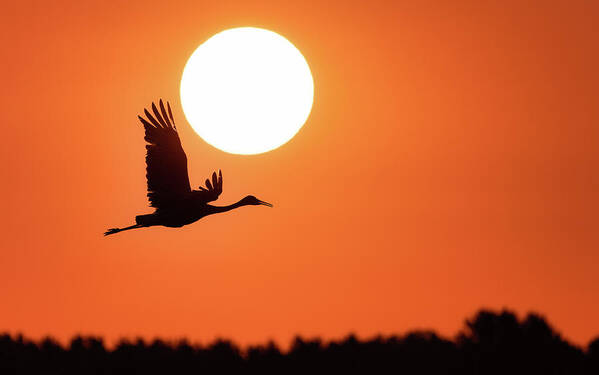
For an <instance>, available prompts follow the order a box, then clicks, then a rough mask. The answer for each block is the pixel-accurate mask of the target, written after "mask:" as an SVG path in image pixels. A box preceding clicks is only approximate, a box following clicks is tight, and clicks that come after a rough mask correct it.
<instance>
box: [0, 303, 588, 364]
mask: <svg viewBox="0 0 599 375" xmlns="http://www.w3.org/2000/svg"><path fill="white" fill-rule="evenodd" d="M482 315H490V316H512V317H514V318H515V319H516V321H517V322H518V323H524V322H525V321H526V320H527V319H529V318H533V319H539V320H540V321H542V322H543V323H544V324H546V326H547V328H549V329H550V330H551V332H552V334H553V335H554V336H555V337H557V338H559V339H560V340H562V341H563V342H564V343H566V344H567V345H569V346H571V347H573V348H577V349H580V350H583V351H584V350H585V349H584V348H586V350H587V351H588V350H589V348H590V347H591V346H592V345H593V344H599V333H598V334H597V335H596V336H595V337H594V338H591V339H590V340H589V341H588V343H587V344H586V345H581V344H576V343H573V342H571V341H570V340H567V339H564V336H563V334H562V333H560V331H559V330H555V329H554V328H553V326H552V325H551V324H549V323H547V319H546V317H545V315H543V314H539V313H537V312H534V311H530V312H528V313H526V314H525V315H524V317H523V318H522V319H518V317H517V314H516V313H515V312H513V311H511V310H509V309H507V308H502V309H487V308H481V309H479V310H478V312H477V313H476V314H475V316H474V317H473V320H476V319H477V318H480V317H481V316H482ZM469 324H471V321H470V320H468V319H465V320H464V327H462V328H461V329H460V330H458V332H457V333H455V334H454V335H449V336H446V335H441V334H438V333H437V332H436V331H435V330H434V329H428V328H417V329H409V330H407V331H405V332H404V333H397V332H395V333H388V334H384V333H375V334H372V335H365V336H361V335H358V334H356V333H355V332H352V331H349V332H348V333H347V334H345V335H343V336H341V337H340V338H337V339H335V338H329V339H325V338H322V337H320V336H318V335H312V336H303V335H301V334H296V335H294V336H293V338H292V339H291V340H290V342H288V343H287V345H288V348H289V349H288V351H290V350H291V348H292V347H293V345H294V344H295V343H297V342H298V341H299V342H312V343H316V342H318V343H319V345H322V346H330V345H334V344H339V343H341V342H344V341H348V340H353V341H356V342H359V343H367V342H372V341H379V340H394V339H402V338H406V337H408V336H411V335H424V336H431V337H435V338H438V339H441V340H444V341H448V342H452V343H454V344H457V343H458V341H459V340H460V339H461V338H462V337H464V336H465V335H466V334H467V333H468V332H466V331H468V330H469V327H468V325H469ZM6 338H9V339H11V340H13V341H17V342H22V343H23V344H34V345H36V346H38V347H40V346H42V345H43V344H44V342H52V343H53V344H55V345H57V346H59V347H61V348H62V349H63V350H68V348H69V347H70V346H72V345H73V342H75V341H81V340H84V341H86V340H92V341H97V342H99V343H101V344H102V346H103V347H104V348H106V349H108V348H109V347H112V350H109V351H114V350H116V349H117V348H118V346H120V345H143V346H146V345H147V346H151V345H153V344H155V343H158V344H159V345H165V346H168V347H171V348H176V347H177V346H180V345H187V346H190V347H192V348H195V349H205V348H209V347H211V346H214V345H218V344H222V343H228V344H230V345H232V346H234V347H237V348H239V350H240V352H241V353H243V352H247V351H249V350H251V349H252V348H260V347H271V346H275V347H277V349H279V350H280V348H281V347H286V346H287V345H285V344H284V343H281V342H280V341H279V340H275V339H271V338H270V339H266V340H264V342H263V343H258V344H246V345H240V344H237V343H236V341H235V340H233V339H228V338H225V337H222V336H218V335H217V336H215V337H214V338H213V339H212V340H209V341H206V342H203V343H202V342H200V341H197V340H196V341H193V340H190V339H189V338H187V337H185V336H183V337H179V338H171V339H167V338H162V337H160V336H153V337H151V338H144V337H142V336H141V335H135V336H131V337H125V336H123V337H119V338H117V339H115V340H110V341H112V342H113V344H111V345H108V344H106V343H105V338H104V337H103V336H102V335H94V334H84V333H76V334H74V335H72V336H71V338H70V339H66V340H61V339H57V338H55V337H54V336H52V335H42V336H41V337H40V338H39V339H37V340H36V339H30V338H28V337H26V335H25V334H23V333H22V332H19V331H17V332H15V333H14V334H11V333H10V332H8V331H0V341H1V340H2V339H6ZM65 341H66V344H65ZM281 352H282V353H283V351H281Z"/></svg>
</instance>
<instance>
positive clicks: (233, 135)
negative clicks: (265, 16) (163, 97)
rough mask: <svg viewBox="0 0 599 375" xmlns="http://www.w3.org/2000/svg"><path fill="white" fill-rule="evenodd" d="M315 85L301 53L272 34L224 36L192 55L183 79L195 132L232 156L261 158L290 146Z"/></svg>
mask: <svg viewBox="0 0 599 375" xmlns="http://www.w3.org/2000/svg"><path fill="white" fill-rule="evenodd" d="M313 98H314V82H313V80H312V74H311V73H310V68H309V67H308V63H307V62H306V59H304V56H302V54H301V52H300V51H299V50H298V49H297V48H295V46H294V45H293V44H291V43H290V42H289V41H288V40H287V39H285V38H284V37H282V36H281V35H279V34H277V33H274V32H272V31H268V30H264V29H258V28H254V27H240V28H235V29H229V30H225V31H222V32H220V33H218V34H216V35H214V36H213V37H211V38H210V39H208V40H207V41H206V42H204V43H203V44H202V45H200V46H199V47H198V49H196V50H195V52H194V53H193V54H192V55H191V57H190V58H189V60H188V61H187V64H186V65H185V69H184V70H183V77H182V78H181V104H182V106H183V112H184V113H185V116H186V117H187V120H188V121H189V123H190V124H191V126H192V127H193V129H194V130H195V131H196V133H198V135H199V136H200V137H202V138H203V139H204V140H205V141H206V142H208V143H209V144H211V145H212V146H214V147H216V148H218V149H221V150H223V151H226V152H230V153H233V154H245V155H248V154H259V153H263V152H266V151H270V150H272V149H275V148H277V147H279V146H281V145H282V144H284V143H286V142H287V141H289V140H290V139H291V138H293V136H294V135H295V134H296V133H297V132H298V131H299V130H300V128H301V127H302V126H303V125H304V122H306V120H307V119H308V115H309V114H310V110H311V109H312V101H313Z"/></svg>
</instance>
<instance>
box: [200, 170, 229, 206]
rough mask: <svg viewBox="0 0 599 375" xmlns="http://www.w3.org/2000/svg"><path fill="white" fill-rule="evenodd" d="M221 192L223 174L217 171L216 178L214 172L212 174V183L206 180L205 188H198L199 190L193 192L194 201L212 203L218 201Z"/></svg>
mask: <svg viewBox="0 0 599 375" xmlns="http://www.w3.org/2000/svg"><path fill="white" fill-rule="evenodd" d="M222 192H223V174H222V172H221V171H220V170H219V171H218V177H217V176H216V172H212V182H210V180H209V179H206V187H203V186H200V190H194V192H193V194H194V197H195V199H197V200H199V201H204V202H212V201H215V200H217V199H218V196H219V195H220V194H221V193H222Z"/></svg>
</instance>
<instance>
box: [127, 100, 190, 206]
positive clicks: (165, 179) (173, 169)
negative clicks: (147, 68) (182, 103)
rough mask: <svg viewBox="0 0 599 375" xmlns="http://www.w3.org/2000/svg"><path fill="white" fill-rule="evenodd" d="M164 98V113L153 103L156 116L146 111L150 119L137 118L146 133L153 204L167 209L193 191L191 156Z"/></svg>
mask: <svg viewBox="0 0 599 375" xmlns="http://www.w3.org/2000/svg"><path fill="white" fill-rule="evenodd" d="M166 105H167V108H168V114H167V110H166V109H165V108H164V104H163V103H162V99H160V102H159V106H160V111H159V110H158V108H156V105H155V104H154V103H152V112H154V116H155V118H154V117H153V116H152V114H151V113H150V112H149V111H148V110H147V109H144V113H145V115H146V117H147V120H146V119H144V118H143V117H141V116H137V117H138V118H139V120H140V121H141V123H142V124H143V126H144V128H145V130H146V136H145V138H144V139H145V140H146V142H148V143H149V144H148V145H146V151H147V153H146V178H147V180H148V198H149V200H150V205H151V206H152V207H156V208H165V207H168V206H169V205H172V204H173V203H174V202H176V201H178V200H180V199H182V198H184V197H185V196H186V195H188V194H189V193H190V192H191V186H190V185H189V175H188V174H187V156H185V151H183V147H182V146H181V140H180V139H179V134H177V127H176V126H175V120H174V118H173V113H172V111H171V106H170V104H169V103H168V102H167V103H166Z"/></svg>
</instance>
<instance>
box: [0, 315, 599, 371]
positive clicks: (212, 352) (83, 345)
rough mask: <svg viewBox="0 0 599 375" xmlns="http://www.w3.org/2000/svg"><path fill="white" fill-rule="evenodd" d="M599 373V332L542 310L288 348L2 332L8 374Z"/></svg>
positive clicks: (1, 363)
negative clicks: (571, 331) (572, 337)
mask: <svg viewBox="0 0 599 375" xmlns="http://www.w3.org/2000/svg"><path fill="white" fill-rule="evenodd" d="M347 372H351V373H356V372H360V373H365V374H372V373H375V374H376V373H397V374H594V375H597V374H599V336H598V337H597V338H595V339H594V340H592V341H591V342H590V343H589V344H588V345H587V346H586V347H584V348H582V347H579V346H576V345H573V344H571V343H569V342H567V341H566V340H564V339H562V337H561V336H560V335H559V334H558V333H557V332H556V331H555V330H554V329H553V328H552V327H551V326H550V325H549V324H548V323H547V321H546V320H545V319H544V318H543V317H542V316H540V315H538V314H535V313H530V314H528V315H527V316H526V317H524V318H523V319H521V320H519V319H518V318H517V316H516V315H515V314H514V313H512V312H510V311H507V310H503V311H499V312H495V311H490V310H481V311H479V312H478V313H477V314H476V315H475V316H474V317H472V318H471V319H467V320H466V321H465V325H464V327H463V329H462V330H461V331H460V332H459V333H458V334H457V335H456V336H455V337H454V338H453V339H451V340H450V339H446V338H443V337H440V336H438V335H437V334H436V333H435V332H432V331H414V332H410V333H407V334H405V335H401V336H397V335H391V336H378V337H375V338H373V339H367V340H360V339H358V338H356V337H355V336H354V335H349V336H347V337H346V338H344V339H342V340H338V341H326V342H325V341H323V340H321V339H318V338H316V339H304V338H301V337H296V338H295V340H294V341H293V342H292V345H291V347H290V348H289V350H287V351H283V350H281V349H280V348H279V347H278V346H277V345H276V344H275V343H273V342H272V341H271V342H268V343H266V344H264V345H257V346H249V347H247V348H243V349H242V348H240V347H239V346H237V345H236V344H234V343H233V342H231V341H228V340H222V339H221V340H216V341H214V342H213V343H211V344H209V345H205V346H202V345H195V344H193V345H192V344H189V343H188V342H187V341H186V340H181V341H177V342H166V341H162V340H160V339H156V340H154V341H148V342H146V341H144V340H142V339H137V340H134V341H128V340H121V341H120V342H119V343H118V344H117V345H116V346H115V347H114V348H112V349H109V348H107V347H106V346H105V345H104V342H103V340H102V339H101V338H98V337H91V336H89V337H82V336H76V337H74V338H73V339H72V340H71V342H70V344H69V345H67V346H62V345H60V344H59V343H58V342H57V341H55V340H53V339H52V338H45V339H42V340H40V341H38V342H34V341H31V340H28V339H25V338H24V337H23V336H22V335H17V336H14V337H13V336H11V335H9V334H2V335H0V374H212V373H278V374H288V373H292V374H295V373H298V374H299V373H301V374H311V373H335V374H337V373H347Z"/></svg>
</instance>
